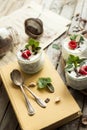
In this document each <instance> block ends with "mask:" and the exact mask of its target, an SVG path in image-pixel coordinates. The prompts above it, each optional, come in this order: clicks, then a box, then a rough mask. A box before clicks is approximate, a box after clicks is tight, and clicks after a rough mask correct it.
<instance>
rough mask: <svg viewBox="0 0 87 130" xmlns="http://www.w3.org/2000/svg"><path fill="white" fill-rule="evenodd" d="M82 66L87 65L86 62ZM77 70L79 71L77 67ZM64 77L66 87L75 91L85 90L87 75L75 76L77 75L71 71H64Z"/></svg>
mask: <svg viewBox="0 0 87 130" xmlns="http://www.w3.org/2000/svg"><path fill="white" fill-rule="evenodd" d="M84 65H87V61H86V62H85V64H84ZM77 69H78V70H79V67H78V68H77ZM65 77H66V82H67V85H69V86H70V87H72V88H74V89H77V90H83V89H87V75H80V76H77V73H76V72H75V71H74V70H72V71H71V72H68V71H65Z"/></svg>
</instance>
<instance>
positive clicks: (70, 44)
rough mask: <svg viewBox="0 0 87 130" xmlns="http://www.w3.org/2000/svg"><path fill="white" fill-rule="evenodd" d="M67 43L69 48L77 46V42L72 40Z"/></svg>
mask: <svg viewBox="0 0 87 130" xmlns="http://www.w3.org/2000/svg"><path fill="white" fill-rule="evenodd" d="M68 45H69V48H70V49H72V50H74V49H75V48H76V47H77V42H76V41H74V40H72V41H70V42H69V43H68Z"/></svg>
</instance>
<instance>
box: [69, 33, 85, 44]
mask: <svg viewBox="0 0 87 130" xmlns="http://www.w3.org/2000/svg"><path fill="white" fill-rule="evenodd" d="M78 36H79V37H80V38H79V41H78V42H80V43H83V41H84V38H83V36H81V35H80V34H73V35H71V36H70V40H75V41H76V38H77V37H78Z"/></svg>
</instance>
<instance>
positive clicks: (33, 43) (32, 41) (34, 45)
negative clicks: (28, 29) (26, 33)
mask: <svg viewBox="0 0 87 130" xmlns="http://www.w3.org/2000/svg"><path fill="white" fill-rule="evenodd" d="M39 44H40V43H39V41H37V40H35V39H33V38H30V39H29V41H28V44H27V45H25V48H26V49H29V46H31V47H32V52H34V53H37V52H38V51H39V50H40V49H41V47H39Z"/></svg>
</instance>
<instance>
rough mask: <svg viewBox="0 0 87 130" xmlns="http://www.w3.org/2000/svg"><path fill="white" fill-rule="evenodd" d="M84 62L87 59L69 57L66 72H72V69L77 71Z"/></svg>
mask: <svg viewBox="0 0 87 130" xmlns="http://www.w3.org/2000/svg"><path fill="white" fill-rule="evenodd" d="M84 60H86V58H81V59H80V58H79V57H78V56H74V55H69V57H68V60H67V61H66V66H65V70H67V71H70V70H72V68H73V69H74V70H77V67H78V66H80V65H82V64H83V62H84Z"/></svg>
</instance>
